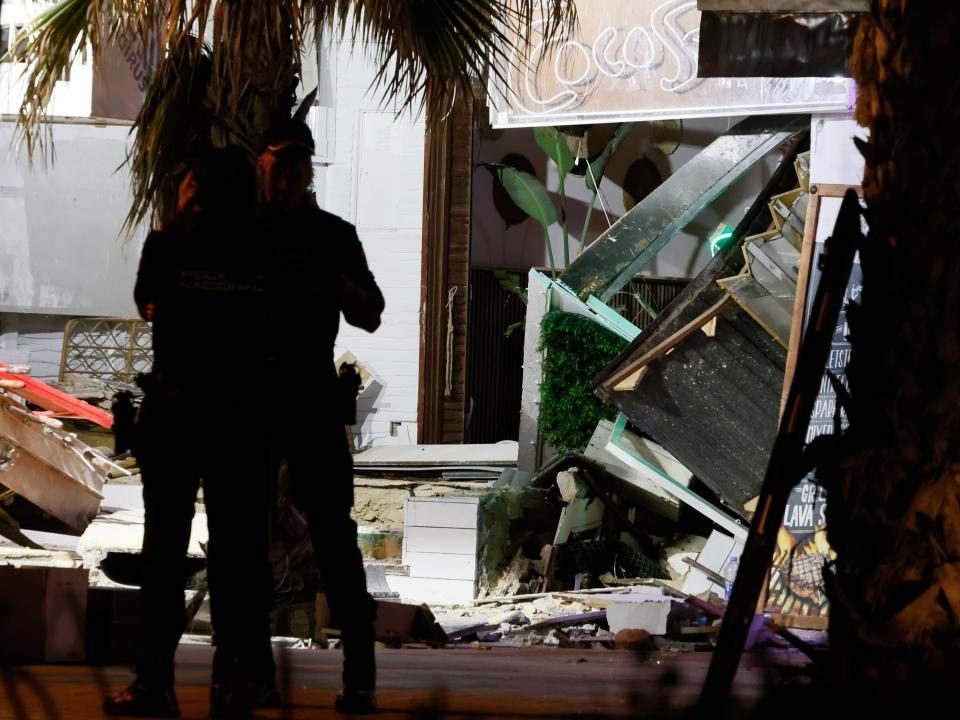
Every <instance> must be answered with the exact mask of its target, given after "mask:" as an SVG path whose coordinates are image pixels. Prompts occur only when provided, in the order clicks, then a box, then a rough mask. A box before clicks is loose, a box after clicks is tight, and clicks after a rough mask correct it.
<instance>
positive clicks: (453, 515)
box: [403, 497, 480, 530]
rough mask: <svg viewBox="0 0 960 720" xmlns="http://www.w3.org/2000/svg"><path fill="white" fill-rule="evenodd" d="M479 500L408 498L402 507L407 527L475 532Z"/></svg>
mask: <svg viewBox="0 0 960 720" xmlns="http://www.w3.org/2000/svg"><path fill="white" fill-rule="evenodd" d="M479 504H480V499H479V498H470V497H455V498H410V499H409V500H407V502H406V505H405V506H404V512H403V524H404V525H405V526H407V527H438V528H465V529H469V530H476V528H477V513H478V507H479Z"/></svg>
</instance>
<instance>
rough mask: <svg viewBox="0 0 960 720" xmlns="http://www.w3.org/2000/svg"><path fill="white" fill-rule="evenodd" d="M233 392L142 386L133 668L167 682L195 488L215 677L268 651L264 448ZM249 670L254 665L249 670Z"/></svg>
mask: <svg viewBox="0 0 960 720" xmlns="http://www.w3.org/2000/svg"><path fill="white" fill-rule="evenodd" d="M248 412H249V410H244V409H243V407H242V404H241V400H240V398H231V397H226V398H224V397H219V398H216V399H211V398H206V399H203V400H201V399H200V398H178V399H170V398H167V397H164V396H154V397H150V396H148V397H147V398H146V399H145V400H144V404H143V407H142V408H141V414H140V421H139V423H138V430H137V437H138V448H137V459H138V461H139V462H140V466H141V470H142V472H143V505H144V515H145V517H144V534H143V550H142V556H143V563H144V579H143V584H142V586H141V590H140V599H141V623H140V643H141V659H140V662H139V663H138V674H139V675H144V674H147V675H149V674H151V673H159V674H160V676H161V677H160V679H161V680H167V678H166V677H165V676H167V675H169V679H168V681H169V682H172V679H173V677H172V669H173V656H174V653H175V651H176V648H177V644H178V643H179V641H180V636H181V634H182V633H183V630H184V625H185V621H186V617H185V610H184V582H185V576H186V568H185V563H184V559H185V557H186V553H187V545H188V543H189V539H190V527H191V522H192V520H193V516H194V503H195V502H196V499H197V490H198V488H199V487H200V485H201V483H202V485H203V497H204V503H205V505H206V512H207V527H208V530H209V543H208V546H207V580H208V587H209V591H210V612H211V619H212V622H213V628H214V643H215V645H216V654H215V659H214V680H215V681H224V680H226V678H224V677H221V678H218V677H217V674H218V668H219V672H220V673H223V672H226V671H227V669H228V668H229V667H230V665H232V663H233V662H234V661H236V660H239V661H242V662H244V663H245V664H247V666H248V667H250V668H251V669H252V668H253V667H254V666H255V665H259V666H262V665H263V664H264V658H269V663H270V665H271V667H272V662H273V661H272V653H271V647H270V617H269V616H270V607H271V596H270V591H271V588H272V571H271V567H270V561H269V538H270V510H271V496H270V492H271V483H270V470H271V451H270V444H269V441H268V440H258V439H257V438H255V437H254V438H245V437H243V436H242V435H240V434H239V433H238V431H237V430H236V428H237V424H236V423H235V422H234V421H235V419H236V418H238V417H242V415H243V414H245V413H248ZM251 672H252V670H251Z"/></svg>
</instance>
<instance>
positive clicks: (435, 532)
mask: <svg viewBox="0 0 960 720" xmlns="http://www.w3.org/2000/svg"><path fill="white" fill-rule="evenodd" d="M403 552H404V556H406V554H407V553H411V552H429V553H444V554H454V555H475V554H476V552H477V531H476V530H469V529H466V528H432V527H405V528H404V530H403Z"/></svg>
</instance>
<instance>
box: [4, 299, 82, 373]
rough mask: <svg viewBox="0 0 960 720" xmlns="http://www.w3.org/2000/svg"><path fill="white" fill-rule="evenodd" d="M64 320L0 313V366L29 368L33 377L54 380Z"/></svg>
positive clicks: (61, 345)
mask: <svg viewBox="0 0 960 720" xmlns="http://www.w3.org/2000/svg"><path fill="white" fill-rule="evenodd" d="M67 320H68V318H65V317H63V316H62V315H17V314H13V313H0V363H10V364H25V365H29V366H30V374H31V375H32V376H33V377H35V378H39V379H40V380H44V381H49V380H56V379H57V378H58V377H59V375H60V356H61V353H62V350H63V330H64V327H65V326H66V324H67Z"/></svg>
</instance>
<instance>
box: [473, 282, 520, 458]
mask: <svg viewBox="0 0 960 720" xmlns="http://www.w3.org/2000/svg"><path fill="white" fill-rule="evenodd" d="M519 280H520V283H521V285H522V286H523V287H526V284H527V275H526V274H524V273H520V274H519ZM469 312H470V319H469V322H468V324H467V330H468V333H469V335H470V337H469V340H468V342H467V388H466V389H467V397H468V398H470V400H471V401H472V405H471V411H470V412H469V424H468V425H467V432H466V437H467V442H470V443H495V442H500V441H501V440H516V439H517V438H518V436H519V433H520V391H521V388H522V386H523V326H522V325H521V327H520V328H519V329H517V330H515V331H514V332H512V333H511V334H510V337H505V336H504V332H505V331H506V330H507V328H508V327H510V326H511V325H513V324H514V323H518V322H522V321H523V318H524V315H525V314H526V307H525V306H524V304H523V302H522V301H521V300H520V298H519V297H517V296H516V295H514V294H513V293H511V292H508V291H507V290H505V289H504V288H503V287H502V286H501V285H500V283H499V282H498V281H497V279H496V277H495V276H494V274H493V272H491V271H489V270H471V271H470V309H469Z"/></svg>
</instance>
